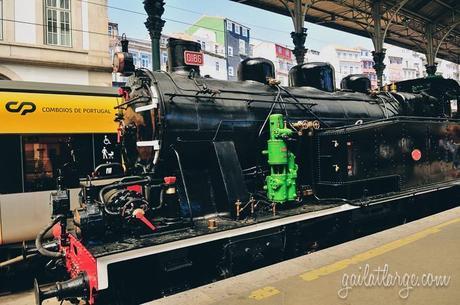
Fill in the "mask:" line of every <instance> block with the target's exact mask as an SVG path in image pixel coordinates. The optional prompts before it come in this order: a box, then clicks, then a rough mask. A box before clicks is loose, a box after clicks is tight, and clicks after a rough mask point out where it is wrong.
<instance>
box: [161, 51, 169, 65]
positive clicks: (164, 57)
mask: <svg viewBox="0 0 460 305" xmlns="http://www.w3.org/2000/svg"><path fill="white" fill-rule="evenodd" d="M161 63H162V64H163V65H166V64H167V63H168V53H166V52H161Z"/></svg>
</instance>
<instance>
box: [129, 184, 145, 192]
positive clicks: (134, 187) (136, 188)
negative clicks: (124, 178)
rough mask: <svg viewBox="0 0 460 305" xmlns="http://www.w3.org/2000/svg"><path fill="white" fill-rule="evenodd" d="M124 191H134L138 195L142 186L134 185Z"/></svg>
mask: <svg viewBox="0 0 460 305" xmlns="http://www.w3.org/2000/svg"><path fill="white" fill-rule="evenodd" d="M126 189H128V190H129V191H135V192H137V193H139V194H142V186H140V185H138V184H136V185H131V186H128V187H126Z"/></svg>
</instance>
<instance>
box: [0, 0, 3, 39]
mask: <svg viewBox="0 0 460 305" xmlns="http://www.w3.org/2000/svg"><path fill="white" fill-rule="evenodd" d="M0 40H3V0H0Z"/></svg>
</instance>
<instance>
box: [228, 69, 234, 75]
mask: <svg viewBox="0 0 460 305" xmlns="http://www.w3.org/2000/svg"><path fill="white" fill-rule="evenodd" d="M228 75H230V76H234V75H235V74H234V71H233V67H228Z"/></svg>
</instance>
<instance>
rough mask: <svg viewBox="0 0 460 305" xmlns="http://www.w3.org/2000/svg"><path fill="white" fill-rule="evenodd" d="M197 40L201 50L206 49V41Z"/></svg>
mask: <svg viewBox="0 0 460 305" xmlns="http://www.w3.org/2000/svg"><path fill="white" fill-rule="evenodd" d="M197 42H198V43H199V44H200V45H201V50H203V51H205V50H206V41H201V40H197Z"/></svg>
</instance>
